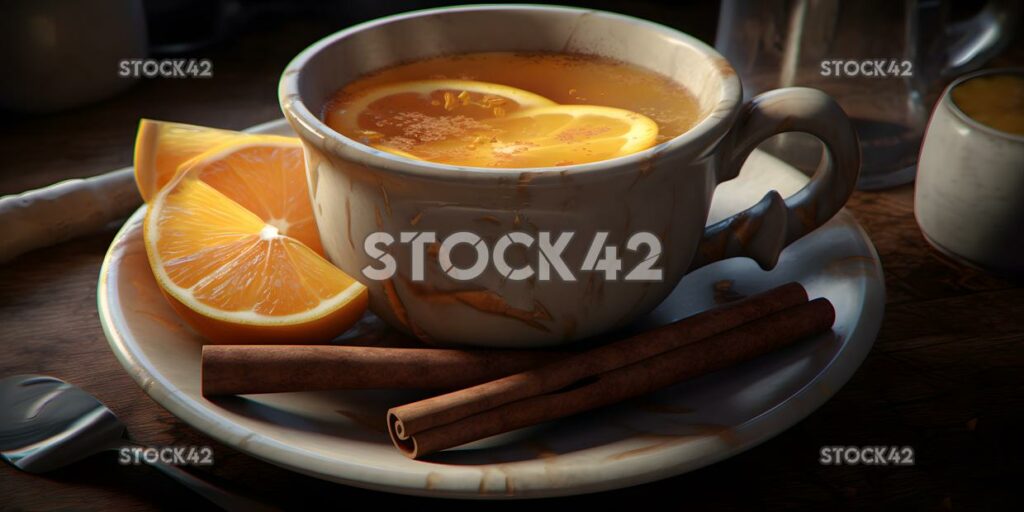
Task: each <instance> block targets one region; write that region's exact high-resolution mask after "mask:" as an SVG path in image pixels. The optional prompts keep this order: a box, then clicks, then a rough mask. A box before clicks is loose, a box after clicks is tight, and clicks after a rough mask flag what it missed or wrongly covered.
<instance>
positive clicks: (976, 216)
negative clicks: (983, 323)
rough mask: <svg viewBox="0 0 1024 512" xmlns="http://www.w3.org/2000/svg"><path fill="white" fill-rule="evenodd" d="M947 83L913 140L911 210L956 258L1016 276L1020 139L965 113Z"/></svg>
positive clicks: (1022, 169) (1023, 161) (1022, 176)
mask: <svg viewBox="0 0 1024 512" xmlns="http://www.w3.org/2000/svg"><path fill="white" fill-rule="evenodd" d="M1006 73H1009V74H1017V75H1021V76H1024V68H1016V69H989V70H984V71H978V72H975V73H971V74H968V75H964V76H963V77H960V78H958V79H957V80H955V81H953V83H951V84H950V85H949V87H947V88H946V90H945V91H944V92H943V93H942V97H941V99H939V101H938V103H937V104H936V105H935V110H934V111H933V112H932V118H931V121H930V122H929V123H928V129H927V131H926V132H925V137H924V142H923V143H922V145H921V157H920V160H919V162H920V163H919V164H918V171H917V185H916V189H915V191H914V214H915V216H916V217H917V223H918V225H919V226H920V227H921V231H922V232H923V233H924V235H925V238H926V239H927V240H928V241H929V242H930V243H931V244H932V245H933V246H935V247H936V248H937V249H939V250H940V251H942V252H943V253H945V254H947V255H949V256H952V257H953V258H954V259H957V260H959V261H962V262H965V263H968V264H971V265H974V266H977V267H981V268H984V269H986V270H990V271H994V272H996V273H999V274H1004V275H1010V276H1017V277H1019V276H1022V275H1024V236H1022V233H1024V231H1022V229H1024V228H1022V226H1024V203H1022V202H1021V200H1020V192H1021V191H1022V190H1024V136H1021V135H1015V134H1012V133H1008V132H1004V131H1000V130H997V129H995V128H992V127H989V126H987V125H984V124H982V123H980V122H978V121H976V120H974V119H972V118H970V117H968V116H967V114H965V113H964V112H963V111H961V110H960V109H959V108H958V107H957V105H956V102H955V101H953V97H952V91H953V90H954V89H956V87H957V86H959V85H960V84H962V83H964V82H966V81H968V80H970V79H972V78H975V77H978V76H983V75H989V74H1006Z"/></svg>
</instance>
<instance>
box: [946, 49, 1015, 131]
mask: <svg viewBox="0 0 1024 512" xmlns="http://www.w3.org/2000/svg"><path fill="white" fill-rule="evenodd" d="M1007 74H1008V75H1020V76H1021V77H1022V78H1024V67H1002V68H988V69H982V70H978V71H974V72H971V73H967V74H966V75H961V76H959V77H957V78H956V80H953V81H952V82H950V84H949V86H947V87H946V91H945V92H944V93H943V95H942V104H943V105H945V106H947V107H948V108H949V109H950V110H951V111H952V112H953V115H955V116H956V117H957V119H959V120H960V121H961V122H963V123H965V124H967V125H968V126H970V127H971V128H974V129H976V130H981V131H983V132H985V133H988V134H989V135H993V136H996V137H1002V138H1004V139H1009V140H1012V141H1015V142H1024V135H1019V134H1016V133H1010V132H1007V131H1003V130H1000V129H999V128H995V127H992V126H989V125H987V124H985V123H982V122H981V121H978V120H977V119H975V118H973V117H971V116H969V115H967V113H966V112H964V111H963V110H961V109H960V106H959V105H957V104H956V101H953V90H954V89H956V88H957V87H959V86H960V85H962V84H964V83H966V82H967V81H969V80H972V79H974V78H978V77H980V76H988V75H1007Z"/></svg>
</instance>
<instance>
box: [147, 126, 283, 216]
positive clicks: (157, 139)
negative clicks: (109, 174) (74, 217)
mask: <svg viewBox="0 0 1024 512" xmlns="http://www.w3.org/2000/svg"><path fill="white" fill-rule="evenodd" d="M246 139H248V140H259V141H285V140H294V141H297V140H298V139H296V138H294V137H283V136H280V135H262V134H260V135H257V134H251V133H245V132H236V131H233V130H220V129H217V128H209V127H206V126H195V125H191V124H184V123H169V122H166V121H154V120H152V119H143V120H142V121H140V122H139V131H138V133H137V135H136V137H135V183H136V185H138V187H139V193H140V194H142V199H143V200H145V201H147V202H148V201H149V200H150V199H152V198H153V196H155V195H156V193H157V192H159V191H160V188H161V187H163V186H164V185H166V184H167V183H168V182H170V181H171V178H173V177H174V174H175V172H177V170H178V167H179V166H180V165H181V164H182V163H184V162H185V161H187V160H188V159H190V158H192V157H194V156H196V155H198V154H200V153H202V152H204V151H206V150H208V149H210V148H213V147H214V146H219V145H221V144H224V143H226V142H233V141H239V140H246Z"/></svg>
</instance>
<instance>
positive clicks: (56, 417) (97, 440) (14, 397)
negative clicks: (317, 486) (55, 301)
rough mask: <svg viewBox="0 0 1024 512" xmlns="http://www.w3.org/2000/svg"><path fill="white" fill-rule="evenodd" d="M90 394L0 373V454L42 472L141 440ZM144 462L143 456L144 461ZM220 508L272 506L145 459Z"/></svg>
mask: <svg viewBox="0 0 1024 512" xmlns="http://www.w3.org/2000/svg"><path fill="white" fill-rule="evenodd" d="M127 433H128V431H127V428H125V426H124V423H121V420H119V419H117V416H114V413H113V412H111V410H110V409H108V408H107V407H106V406H105V405H103V404H102V403H101V402H100V401H99V400H97V399H96V397H94V396H92V395H90V394H89V393H87V392H86V391H84V390H82V389H81V388H79V387H77V386H74V385H71V384H68V383H67V382H64V381H62V380H60V379H57V378H54V377H48V376H45V375H15V376H13V377H7V378H5V379H0V458H2V459H4V460H5V461H7V462H9V463H11V464H12V465H14V466H15V467H17V468H18V469H20V470H22V471H26V472H29V473H45V472H47V471H52V470H55V469H58V468H62V467H64V466H67V465H69V464H72V463H74V462H78V461H79V460H82V459H84V458H86V457H88V456H90V455H93V454H96V453H99V452H102V451H106V450H114V451H117V450H119V449H121V448H124V447H133V446H141V445H137V444H135V443H132V442H131V441H129V440H127V439H125V436H126V435H127ZM147 462H148V461H147ZM150 466H152V467H153V468H155V469H157V470H159V471H160V472H161V473H163V474H164V475H167V476H169V477H171V478H172V479H174V480H176V481H178V482H179V483H181V484H183V485H185V486H186V487H188V488H189V489H191V490H193V491H195V492H196V493H197V494H199V495H201V496H202V497H204V498H206V499H208V500H210V501H211V502H213V503H214V504H216V505H218V506H219V507H221V508H223V509H225V510H277V509H275V508H273V507H270V506H267V505H265V504H263V503H260V502H258V501H256V500H254V499H252V498H248V497H245V496H242V495H240V494H237V493H235V492H231V491H227V490H225V489H222V488H221V487H218V486H216V485H213V484H212V483H210V482H207V481H205V480H202V479H200V478H199V477H197V476H195V475H193V474H191V473H189V472H187V471H185V470H184V469H181V468H180V467H178V466H175V465H171V464H166V463H164V462H161V461H159V460H158V461H157V462H155V463H152V464H150Z"/></svg>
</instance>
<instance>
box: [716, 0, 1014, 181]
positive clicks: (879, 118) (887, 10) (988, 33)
mask: <svg viewBox="0 0 1024 512" xmlns="http://www.w3.org/2000/svg"><path fill="white" fill-rule="evenodd" d="M968 3H969V2H968ZM958 7H960V8H963V7H965V6H964V3H963V2H960V3H959V6H958ZM976 9H977V12H975V13H973V14H971V15H968V16H965V15H963V14H961V13H957V12H955V11H954V10H953V2H949V1H932V0H921V1H914V0H907V1H886V2H883V1H871V2H841V1H839V0H724V1H723V2H722V8H721V13H720V15H719V18H718V33H717V36H716V39H715V46H716V47H717V48H718V50H719V51H721V52H722V54H723V55H724V56H725V58H727V59H728V60H729V61H730V62H731V63H732V65H733V66H734V67H735V68H736V71H737V72H738V73H739V75H740V78H741V79H742V81H743V88H744V95H745V97H746V98H747V99H749V98H750V97H752V96H755V95H757V94H759V93H761V92H764V91H766V90H771V89H775V88H778V87H790V86H807V87H814V88H817V89H821V90H823V91H825V92H827V93H829V94H830V95H832V96H833V97H835V98H836V99H837V100H838V101H839V104H840V105H842V107H843V109H844V110H846V112H847V113H848V114H849V115H850V117H851V118H852V119H853V121H854V124H855V125H856V127H857V132H858V135H859V137H860V141H861V147H862V150H863V163H862V167H861V178H860V182H859V185H858V186H859V187H860V188H863V189H875V188H885V187H891V186H895V185H900V184H903V183H907V182H910V181H912V180H913V179H914V174H915V170H916V164H917V153H918V148H919V147H920V144H921V137H922V135H923V134H924V128H925V125H926V124H927V122H928V116H929V114H930V113H931V110H932V105H933V104H934V103H935V100H936V98H937V96H938V94H939V92H940V91H941V90H942V88H943V87H944V86H945V85H946V83H948V81H949V80H951V79H952V78H954V77H955V76H957V75H959V74H961V73H964V72H966V71H970V70H972V69H975V68H977V67H979V66H981V65H982V64H984V62H985V61H986V60H988V59H989V58H991V57H992V56H994V55H995V54H996V53H997V52H998V51H999V50H1000V49H1002V47H1003V46H1005V45H1006V44H1007V43H1008V41H1009V39H1010V36H1011V35H1012V33H1013V28H1014V26H1015V25H1016V24H1017V23H1018V21H1019V17H1020V14H1021V10H1022V4H1021V2H1020V1H1019V0H995V1H991V2H988V3H987V4H984V5H982V6H976ZM848 63H852V64H848ZM862 63H867V64H866V65H864V66H862V65H861V64H862ZM876 63H879V64H881V66H880V67H878V68H876V67H875V64H876ZM820 145H821V144H820V143H819V142H818V141H817V140H816V139H814V138H813V137H811V136H809V135H805V134H786V135H785V136H780V137H776V138H775V139H774V140H773V141H770V143H768V144H766V145H765V146H766V149H769V150H770V151H771V152H773V153H775V154H776V155H777V156H780V157H782V158H783V159H784V160H787V161H789V162H791V163H795V164H797V166H798V167H800V168H802V169H804V170H811V169H814V167H816V166H817V163H818V159H819V155H820V150H819V149H818V148H819V147H820ZM769 146H770V147H769Z"/></svg>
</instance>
